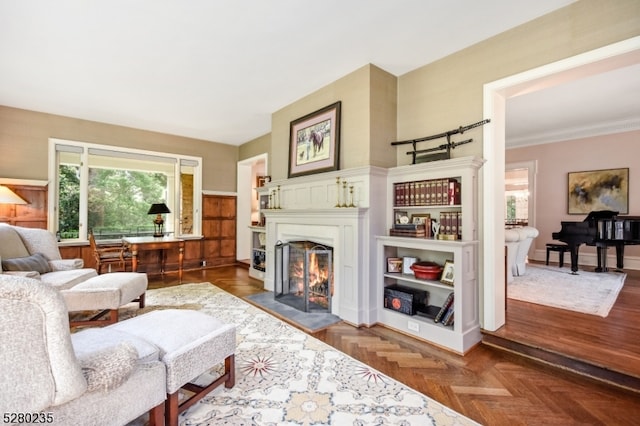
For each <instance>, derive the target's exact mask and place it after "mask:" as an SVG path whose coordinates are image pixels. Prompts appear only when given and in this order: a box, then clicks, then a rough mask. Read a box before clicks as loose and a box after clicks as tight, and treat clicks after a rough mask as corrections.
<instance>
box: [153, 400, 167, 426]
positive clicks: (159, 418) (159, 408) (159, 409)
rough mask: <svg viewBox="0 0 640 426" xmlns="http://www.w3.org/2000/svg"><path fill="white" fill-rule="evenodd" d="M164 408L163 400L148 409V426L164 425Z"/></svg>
mask: <svg viewBox="0 0 640 426" xmlns="http://www.w3.org/2000/svg"><path fill="white" fill-rule="evenodd" d="M164 408H165V407H164V402H161V403H160V404H158V405H156V406H155V407H153V408H152V409H151V410H150V411H149V426H162V425H164Z"/></svg>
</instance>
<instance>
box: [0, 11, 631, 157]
mask: <svg viewBox="0 0 640 426" xmlns="http://www.w3.org/2000/svg"><path fill="white" fill-rule="evenodd" d="M572 2H573V0H536V1H528V0H522V1H513V0H483V1H477V0H457V1H450V0H347V1H345V0H324V1H312V0H269V1H265V0H233V1H232V0H228V1H222V0H184V1H175V0H110V1H102V2H87V1H83V0H76V1H71V0H57V1H50V0H22V1H3V2H1V3H0V52H2V54H0V105H6V106H11V107H16V108H24V109H29V110H35V111H42V112H47V113H52V114H59V115H65V116H70V117H76V118H82V119H87V120H94V121H100V122H105V123H112V124H118V125H123V126H130V127H134V128H140V129H147V130H154V131H158V132H163V133H170V134H175V135H182V136H187V137H193V138H198V139H205V140H209V141H216V142H222V143H227V144H233V145H239V144H241V143H244V142H246V141H248V140H251V139H253V138H256V137H258V136H262V135H264V134H266V133H269V132H270V131H271V128H270V126H271V114H272V113H273V112H275V111H277V110H279V109H280V108H282V107H284V106H286V105H288V104H290V103H292V102H294V101H296V100H298V99H300V98H301V97H304V96H306V95H308V94H309V93H312V92H313V91H315V90H317V89H319V88H321V87H323V86H325V85H327V84H329V83H331V82H332V81H335V80H337V79H339V78H340V77H343V76H344V75H346V74H348V73H350V72H352V71H354V70H356V69H358V68H359V67H361V66H364V65H366V64H368V63H373V64H375V65H377V66H379V67H381V68H383V69H385V70H387V71H388V72H390V73H392V74H394V75H398V76H399V75H402V74H404V73H406V72H408V71H411V70H413V69H416V68H418V67H420V66H422V65H425V64H428V63H430V62H432V61H434V60H437V59H439V58H442V57H444V56H446V55H448V54H451V53H453V52H455V51H458V50H460V49H462V48H465V47H467V46H470V45H472V44H475V43H477V42H479V41H481V40H484V39H486V38H489V37H491V36H493V35H496V34H498V33H501V32H503V31H505V30H507V29H509V28H512V27H515V26H517V25H520V24H522V23H524V22H527V21H530V20H532V19H534V18H536V17H538V16H541V15H544V14H546V13H549V12H551V11H553V10H555V9H557V8H560V7H563V6H566V5H568V4H570V3H572ZM627 71H631V72H632V73H633V74H632V75H631V80H632V81H634V82H635V85H634V86H633V87H632V88H631V89H629V88H628V87H623V86H620V85H618V83H620V82H622V81H625V80H628V77H629V76H628V75H627V76H623V75H622V74H624V70H618V71H617V74H615V75H611V76H608V77H605V76H601V77H598V76H595V77H593V79H592V80H589V81H587V80H586V79H585V81H582V82H575V83H572V84H570V85H567V86H566V87H563V88H556V89H547V90H545V91H541V92H537V93H531V94H528V95H522V96H519V97H517V98H513V99H511V100H509V102H508V120H507V122H508V123H510V125H509V128H508V129H507V137H508V139H512V140H525V142H526V141H527V140H529V141H530V140H531V138H532V136H531V135H532V134H534V133H536V130H538V129H542V128H545V129H553V128H555V127H556V126H557V127H561V126H564V128H566V126H567V124H569V125H572V126H580V125H583V123H582V124H581V123H580V121H579V119H580V118H588V119H589V121H590V122H592V123H593V122H594V121H595V120H598V119H600V118H607V119H619V117H620V116H619V115H618V113H620V112H622V113H626V112H630V111H631V112H632V114H631V115H635V117H636V118H637V117H638V111H640V109H639V108H638V102H639V100H640V96H638V77H637V76H638V75H640V73H639V72H638V69H637V67H636V68H635V69H632V70H631V69H630V70H627ZM581 83H582V84H584V85H581ZM603 84H604V85H605V86H607V87H609V88H613V89H615V91H616V92H615V94H613V95H611V94H607V95H605V94H604V92H599V96H601V98H600V99H596V100H590V101H584V100H580V101H577V102H575V101H573V103H570V104H567V103H565V102H569V101H565V100H563V99H564V96H565V95H566V94H568V93H572V94H573V93H576V92H578V93H580V94H583V95H585V94H586V93H587V92H588V90H587V88H588V89H593V88H596V87H601V86H602V85H603ZM629 94H633V95H634V96H633V99H631V97H629V96H627V95H629ZM549 99H551V100H552V102H551V104H550V103H549ZM589 105H606V106H607V108H606V113H603V112H602V111H600V112H597V113H595V112H590V111H588V110H586V109H584V108H585V107H587V106H589ZM555 106H559V107H561V108H560V111H561V112H562V114H560V113H559V112H558V110H556V109H554V108H553V107H555ZM618 108H619V109H621V111H617V109H618ZM569 113H573V116H572V117H570V116H567V115H564V114H569ZM590 114H593V115H590ZM605 115H606V116H605ZM627 115H629V114H627ZM519 117H525V119H522V118H519ZM482 118H483V117H478V119H479V120H480V119H482ZM626 118H627V117H625V119H626ZM461 124H463V123H461ZM518 138H519V139H518Z"/></svg>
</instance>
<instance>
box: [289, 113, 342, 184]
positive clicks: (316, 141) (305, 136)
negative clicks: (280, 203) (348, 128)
mask: <svg viewBox="0 0 640 426" xmlns="http://www.w3.org/2000/svg"><path fill="white" fill-rule="evenodd" d="M340 106H341V102H340V101H338V102H336V103H334V104H331V105H329V106H326V107H324V108H322V109H319V110H318V111H315V112H312V113H311V114H307V115H305V116H304V117H300V118H298V119H297V120H294V121H292V122H291V126H290V134H289V177H290V178H292V177H296V176H304V175H310V174H314V173H321V172H329V171H333V170H338V168H339V157H340Z"/></svg>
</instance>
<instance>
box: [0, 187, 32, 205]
mask: <svg viewBox="0 0 640 426" xmlns="http://www.w3.org/2000/svg"><path fill="white" fill-rule="evenodd" d="M0 204H29V203H27V202H26V201H25V200H24V199H22V197H20V196H19V195H17V194H16V193H15V192H13V191H12V190H10V189H9V188H7V187H6V186H2V185H0Z"/></svg>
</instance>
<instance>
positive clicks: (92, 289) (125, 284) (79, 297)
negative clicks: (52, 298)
mask: <svg viewBox="0 0 640 426" xmlns="http://www.w3.org/2000/svg"><path fill="white" fill-rule="evenodd" d="M147 284H148V281H147V274H143V273H137V272H113V273H110V274H103V275H97V276H95V277H93V278H89V279H88V280H86V281H84V282H82V283H80V284H78V285H76V286H74V287H73V288H72V289H70V290H61V293H62V296H63V297H64V300H65V302H66V304H67V309H68V310H69V312H78V311H101V312H100V313H99V314H97V315H95V316H93V317H92V318H90V319H88V320H75V319H72V320H71V321H70V323H71V326H78V325H100V324H102V325H105V324H113V323H115V322H118V308H120V307H121V306H123V305H126V304H127V303H130V302H134V301H135V302H139V305H140V307H141V308H144V295H145V292H146V291H147ZM106 313H109V316H108V317H107V318H102V317H103V316H104V315H105V314H106ZM101 318H102V319H101Z"/></svg>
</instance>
